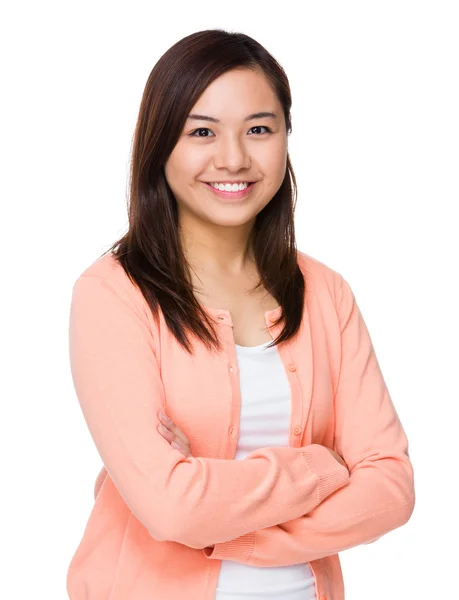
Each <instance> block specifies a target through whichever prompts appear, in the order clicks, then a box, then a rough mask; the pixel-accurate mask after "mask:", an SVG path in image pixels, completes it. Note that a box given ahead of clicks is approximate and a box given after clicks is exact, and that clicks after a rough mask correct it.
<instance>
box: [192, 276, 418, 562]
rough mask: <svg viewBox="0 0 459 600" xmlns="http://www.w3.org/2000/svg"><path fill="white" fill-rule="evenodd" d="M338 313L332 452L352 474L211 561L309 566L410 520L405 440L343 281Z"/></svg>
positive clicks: (221, 549)
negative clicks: (315, 501) (316, 501)
mask: <svg viewBox="0 0 459 600" xmlns="http://www.w3.org/2000/svg"><path fill="white" fill-rule="evenodd" d="M337 309H338V316H339V322H340V330H341V348H342V349H341V367H340V376H339V380H338V384H337V388H336V393H335V423H336V429H335V446H334V450H335V451H336V452H338V454H340V456H342V457H343V458H344V460H345V462H346V464H347V465H348V467H349V471H350V479H349V483H348V485H346V486H344V487H342V488H340V489H339V490H337V491H335V492H334V493H332V494H330V495H329V496H328V497H327V498H325V499H324V500H323V501H322V502H321V503H320V505H318V506H317V507H315V508H314V509H313V510H311V511H309V512H308V513H306V514H304V515H302V516H300V517H298V518H295V519H293V520H289V521H287V522H283V523H281V524H276V525H271V526H269V527H267V528H264V529H259V530H256V531H251V532H249V533H247V534H245V535H243V536H240V537H239V538H237V539H232V540H228V541H226V542H223V543H216V544H215V547H214V548H213V549H212V548H203V549H202V551H203V553H204V555H205V556H206V557H207V558H216V559H227V560H235V561H238V562H244V563H247V564H249V565H254V566H262V567H271V566H283V565H291V564H296V563H302V562H309V561H311V560H316V559H319V558H322V557H324V556H328V555H331V554H336V553H337V552H340V551H342V550H346V549H348V548H351V547H354V546H357V545H359V544H364V543H371V542H374V541H375V540H376V539H378V538H380V537H381V536H383V535H384V534H386V533H388V532H389V531H391V530H393V529H395V528H397V527H400V526H402V525H404V524H405V523H406V522H407V521H408V520H409V518H410V516H411V514H412V512H413V510H414V504H415V489H414V472H413V467H412V464H411V462H410V459H409V454H408V440H407V436H406V434H405V431H404V429H403V426H402V424H401V422H400V419H399V417H398V414H397V412H396V409H395V407H394V404H393V402H392V399H391V396H390V395H389V391H388V389H387V386H386V384H385V381H384V378H383V375H382V373H381V369H380V367H379V363H378V360H377V357H376V354H375V350H374V347H373V344H372V341H371V338H370V335H369V332H368V329H367V326H366V324H365V321H364V319H363V316H362V313H361V311H360V309H359V307H358V305H357V303H356V300H355V296H354V293H353V292H352V290H351V288H350V286H349V284H348V283H347V281H345V280H344V279H343V278H341V286H340V289H339V292H338V302H337ZM209 546H210V544H209Z"/></svg>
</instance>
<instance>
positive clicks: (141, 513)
mask: <svg viewBox="0 0 459 600" xmlns="http://www.w3.org/2000/svg"><path fill="white" fill-rule="evenodd" d="M298 264H299V266H300V268H301V269H302V271H303V273H304V275H305V277H306V286H307V295H306V301H305V304H304V309H303V320H302V325H301V329H300V331H299V333H298V335H297V336H296V337H295V338H294V339H293V340H289V341H288V342H283V343H281V344H280V346H279V347H278V350H279V353H280V356H281V359H282V362H283V364H284V366H285V369H286V373H287V376H288V378H289V382H290V387H291V428H290V437H289V445H288V446H287V447H269V448H260V449H259V450H257V451H255V452H252V453H251V454H250V455H248V456H247V457H246V458H245V459H244V460H233V457H234V454H235V449H236V445H237V439H238V424H239V415H240V408H241V406H240V404H241V397H240V388H239V380H238V364H237V357H236V351H235V344H234V337H233V329H232V327H233V323H232V319H231V314H230V312H229V311H228V310H225V309H215V308H209V307H207V308H206V310H207V312H208V314H209V315H211V316H212V317H213V319H214V320H215V323H216V324H217V326H218V331H219V333H220V335H221V339H222V342H223V350H222V352H220V353H218V354H211V353H210V352H209V351H207V350H206V348H205V347H204V345H203V344H198V343H196V345H195V354H194V355H193V356H192V355H189V354H187V353H186V352H185V351H184V350H183V349H182V348H181V347H180V345H179V344H178V342H177V340H176V339H175V338H174V336H173V335H172V334H171V333H170V331H169V330H168V328H167V326H166V323H165V321H164V315H163V314H162V312H161V311H160V319H159V323H157V322H156V321H155V319H154V318H153V316H152V314H151V312H150V310H149V307H148V305H147V303H146V301H145V299H144V298H143V296H142V294H141V293H140V290H139V289H138V288H137V286H135V285H134V284H133V283H132V282H131V281H130V279H129V278H128V277H127V275H126V274H125V272H124V270H123V269H122V268H121V266H120V265H119V264H118V263H117V262H116V261H115V259H114V257H113V256H112V255H111V254H110V253H108V254H105V255H104V256H102V257H101V258H99V259H97V260H96V261H95V262H93V263H92V264H91V265H89V266H88V267H87V268H86V269H85V270H84V272H83V273H81V274H80V276H79V277H78V279H77V280H76V282H75V284H74V287H73V290H72V292H73V293H72V300H71V307H70V320H69V351H70V365H71V373H72V378H73V383H74V386H75V391H76V395H77V399H78V402H79V404H80V406H81V410H82V412H83V414H84V418H85V420H86V423H87V426H88V428H89V431H90V433H91V436H92V439H93V440H94V443H95V445H96V447H97V450H98V452H99V454H100V456H101V459H102V461H103V463H104V466H105V468H106V470H107V476H106V477H104V476H103V475H104V473H101V475H100V476H99V478H98V484H99V483H101V487H100V490H99V492H98V493H97V494H96V497H95V502H94V506H93V509H92V511H91V513H90V515H89V518H88V521H87V523H86V526H85V528H84V531H83V532H82V538H81V541H80V543H79V545H78V547H77V549H76V551H75V553H74V555H73V557H72V559H71V562H70V565H69V568H68V573H67V592H68V595H69V598H70V599H71V600H154V599H157V600H165V599H167V600H184V599H185V598H186V600H213V599H214V595H215V589H216V585H217V579H218V573H219V567H220V564H221V559H227V560H235V561H239V562H243V563H246V564H248V565H257V566H282V565H290V564H295V563H301V562H309V563H310V566H311V568H312V570H313V573H314V577H315V580H316V593H317V598H318V600H344V583H343V576H342V571H341V565H340V560H339V556H338V552H341V551H343V550H346V549H347V548H352V547H354V546H357V545H359V544H364V543H370V542H372V541H375V540H376V539H378V538H379V537H381V536H383V535H384V534H386V533H388V532H389V531H391V530H394V529H395V528H397V527H400V526H402V525H404V524H405V523H406V522H407V521H408V519H409V518H410V516H411V514H412V512H413V509H414V504H415V491H414V473H413V467H412V464H411V462H410V459H409V454H408V440H407V437H406V434H405V431H404V429H403V427H402V424H401V422H400V419H399V417H398V415H397V412H396V409H395V407H394V404H393V402H392V399H391V396H390V395H389V392H388V389H387V387H386V384H385V381H384V378H383V375H382V373H381V370H380V366H379V363H378V360H377V358H376V354H375V350H374V348H373V345H372V342H371V338H370V335H369V332H368V330H367V327H366V324H365V322H364V319H363V317H362V314H361V312H360V310H359V307H358V305H357V303H356V299H355V297H354V294H353V292H352V290H351V287H350V286H349V284H348V283H347V281H346V280H345V279H344V278H343V277H342V276H341V275H340V274H339V273H338V272H336V271H334V270H333V269H332V268H331V267H328V266H326V265H325V264H324V263H322V262H320V261H319V260H317V259H315V258H313V257H312V256H310V255H307V254H305V253H303V252H300V251H298ZM280 310H281V309H280V307H277V309H275V310H272V311H267V312H266V313H265V322H266V325H267V327H268V328H269V331H270V334H271V336H272V337H273V338H275V337H276V336H277V335H278V333H279V332H280V331H281V327H282V323H279V324H278V325H274V321H275V320H276V318H277V317H278V316H279V314H280ZM192 339H193V341H196V340H195V338H192ZM159 408H162V409H163V410H164V411H165V412H166V414H168V415H169V416H170V417H171V418H172V419H173V420H174V421H175V422H176V423H177V425H178V426H179V427H180V428H181V429H182V430H183V431H184V432H185V433H186V434H187V436H188V437H189V439H190V441H191V452H192V455H193V456H192V457H189V458H185V457H184V456H183V455H182V454H181V452H179V451H178V450H175V449H174V448H172V447H171V446H170V444H169V443H168V442H167V441H166V440H165V439H164V438H163V437H162V436H161V435H160V434H159V432H158V431H157V429H156V425H157V422H158V419H157V411H158V409H159ZM324 446H326V447H329V448H333V449H334V450H335V451H336V452H338V454H340V455H341V456H342V457H343V458H344V460H345V461H346V464H347V465H348V467H349V472H350V474H349V472H348V470H347V469H346V467H344V466H343V465H341V464H340V463H339V462H338V461H336V459H335V458H334V457H333V456H332V455H331V453H330V452H329V451H328V450H327V449H326V448H324ZM213 544H214V545H215V547H214V548H213V549H212V548H209V546H211V545H213Z"/></svg>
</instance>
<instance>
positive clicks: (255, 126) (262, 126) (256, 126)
mask: <svg viewBox="0 0 459 600" xmlns="http://www.w3.org/2000/svg"><path fill="white" fill-rule="evenodd" d="M252 129H266V130H267V132H268V133H272V132H273V130H272V129H270V128H269V127H266V125H254V127H252Z"/></svg>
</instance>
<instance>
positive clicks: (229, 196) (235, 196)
mask: <svg viewBox="0 0 459 600" xmlns="http://www.w3.org/2000/svg"><path fill="white" fill-rule="evenodd" d="M201 183H202V184H203V185H205V186H206V187H207V188H208V189H210V191H211V192H213V193H214V194H215V195H216V196H218V197H219V198H222V199H223V200H241V199H244V198H246V197H247V196H248V195H249V194H250V192H251V191H252V189H253V188H254V187H255V185H256V183H257V182H256V181H254V182H253V183H251V184H250V185H248V186H247V187H246V188H245V190H240V191H239V192H225V191H221V190H217V189H215V188H214V187H212V186H211V185H210V184H209V183H207V182H206V181H201Z"/></svg>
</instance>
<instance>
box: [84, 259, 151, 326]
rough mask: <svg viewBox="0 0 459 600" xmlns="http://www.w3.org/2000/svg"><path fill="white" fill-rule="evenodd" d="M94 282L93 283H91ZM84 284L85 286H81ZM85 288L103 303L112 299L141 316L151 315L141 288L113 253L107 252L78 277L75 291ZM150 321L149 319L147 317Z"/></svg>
mask: <svg viewBox="0 0 459 600" xmlns="http://www.w3.org/2000/svg"><path fill="white" fill-rule="evenodd" d="M91 282H92V283H91ZM81 284H83V286H82V285H81ZM77 287H83V289H84V290H85V291H86V290H87V292H86V293H87V294H91V295H92V296H97V295H98V296H99V297H100V298H101V300H102V301H103V302H105V303H106V302H110V301H111V299H112V300H113V302H116V303H117V304H120V301H121V303H122V304H123V305H124V306H125V307H126V308H130V309H133V310H134V311H135V312H137V313H138V314H139V316H142V317H144V318H145V317H146V316H147V315H148V313H149V311H148V304H147V302H146V300H145V297H144V296H143V294H142V292H141V290H140V288H139V287H138V285H137V284H136V283H135V281H133V280H131V278H130V277H129V276H128V274H127V273H126V271H125V270H124V268H123V266H122V265H121V264H120V263H119V262H118V260H117V259H116V258H115V256H114V255H113V254H112V252H107V253H105V254H103V255H102V256H100V257H99V258H97V259H96V260H95V261H93V262H92V263H91V264H90V265H88V266H86V267H85V268H84V270H83V271H82V272H80V274H79V275H78V277H77V279H76V281H75V283H74V285H73V290H74V292H75V289H76V288H77ZM147 320H148V321H149V318H148V317H147Z"/></svg>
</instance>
